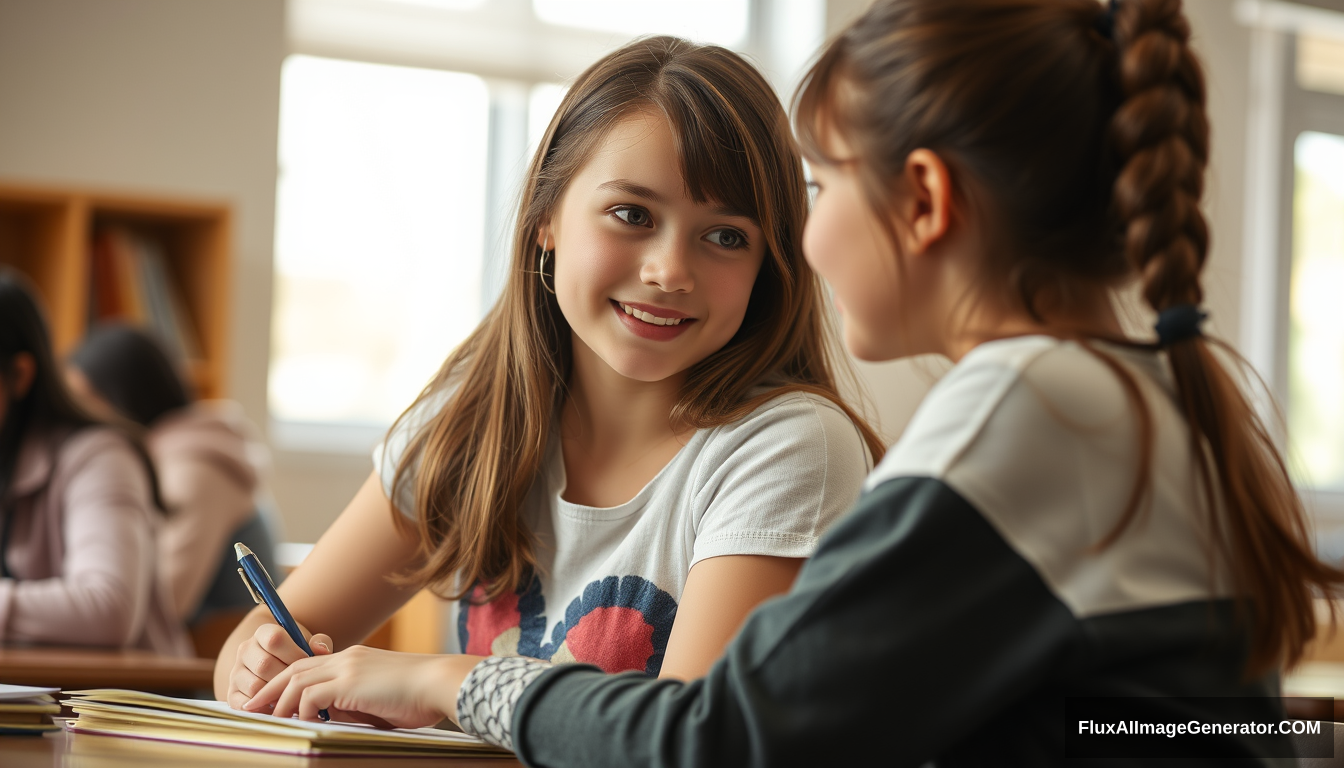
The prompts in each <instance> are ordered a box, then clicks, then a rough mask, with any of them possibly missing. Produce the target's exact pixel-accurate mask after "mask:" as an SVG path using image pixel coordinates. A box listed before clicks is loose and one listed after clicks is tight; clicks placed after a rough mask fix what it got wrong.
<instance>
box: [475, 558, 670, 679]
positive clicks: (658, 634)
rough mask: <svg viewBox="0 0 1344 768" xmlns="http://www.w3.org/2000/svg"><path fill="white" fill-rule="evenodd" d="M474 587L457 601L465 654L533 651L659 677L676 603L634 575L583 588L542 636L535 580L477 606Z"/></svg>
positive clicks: (478, 591)
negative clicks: (549, 629) (546, 637)
mask: <svg viewBox="0 0 1344 768" xmlns="http://www.w3.org/2000/svg"><path fill="white" fill-rule="evenodd" d="M484 596H485V590H484V589H483V588H482V587H480V586H477V587H476V588H475V589H473V590H472V592H471V594H470V595H469V596H468V597H467V598H464V599H463V600H462V601H461V602H460V603H459V606H458V620H457V631H458V640H459V641H460V642H461V647H462V649H463V652H465V653H469V654H474V655H494V656H531V657H533V658H537V659H543V660H547V661H554V662H557V663H565V662H575V661H579V662H583V663H586V664H594V665H596V666H598V667H601V668H602V671H604V672H608V673H611V672H626V671H630V670H637V671H641V672H644V673H645V674H648V675H651V676H657V675H658V671H659V670H660V669H662V666H663V653H664V652H665V651H666V650H667V640H668V637H670V636H671V634H672V622H673V620H674V619H675V618H676V616H677V601H676V600H674V599H673V598H672V596H671V595H669V594H668V593H667V592H664V591H663V590H661V589H659V588H658V586H657V585H655V584H654V583H653V582H651V581H649V580H648V579H645V578H642V577H640V576H624V577H620V578H618V577H616V576H608V577H606V578H604V579H600V580H598V581H594V582H591V583H590V584H588V586H586V587H584V589H583V594H582V595H580V596H579V597H576V598H574V600H573V601H572V602H570V604H569V606H568V607H567V608H566V609H565V618H564V620H563V621H562V622H560V623H559V624H557V625H556V627H555V629H554V630H552V631H551V639H550V642H544V641H545V633H546V626H547V624H548V623H549V622H548V620H547V619H546V615H545V613H546V600H545V597H544V596H543V595H542V593H541V580H540V579H538V578H536V577H533V579H532V581H531V583H530V584H528V586H527V588H526V589H524V590H521V591H520V592H519V593H517V594H514V595H504V596H502V597H500V598H499V599H497V600H495V601H494V602H492V603H485V604H481V603H480V601H481V600H482V599H483V598H484Z"/></svg>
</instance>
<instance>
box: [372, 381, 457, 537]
mask: <svg viewBox="0 0 1344 768" xmlns="http://www.w3.org/2000/svg"><path fill="white" fill-rule="evenodd" d="M451 395H452V392H451V391H449V390H440V391H438V392H434V393H433V394H431V395H429V396H428V397H426V398H424V399H423V400H421V401H420V402H418V403H416V404H415V405H413V406H411V409H410V410H409V411H408V412H406V413H405V414H403V415H402V417H401V418H400V419H398V420H397V423H396V424H394V425H393V426H392V430H391V431H389V432H388V433H387V437H386V438H384V439H383V442H381V443H379V444H378V445H376V446H374V448H373V469H374V471H375V472H377V473H378V479H379V480H380V481H381V482H382V484H383V494H384V495H386V496H387V498H388V499H390V500H391V501H392V504H393V506H395V507H396V508H397V510H398V511H400V512H401V513H402V514H403V515H405V516H407V517H410V518H414V517H415V516H416V514H415V513H416V510H415V480H416V478H417V477H418V476H419V473H420V462H419V459H418V458H417V459H416V460H415V463H413V464H412V465H411V466H410V467H408V468H407V471H406V474H405V476H404V477H402V478H401V483H400V485H399V486H398V487H397V489H396V492H395V495H394V493H393V489H392V483H393V480H395V479H396V475H397V466H398V465H399V464H400V463H401V458H402V456H404V455H405V454H406V449H407V448H409V447H410V445H411V442H412V441H413V440H414V439H415V438H416V436H417V435H419V434H420V432H421V431H422V430H423V429H424V428H425V427H426V426H427V425H428V424H429V422H431V421H433V420H434V417H435V416H438V415H439V411H441V410H442V409H443V406H444V404H445V403H447V402H448V398H449V397H450V396H451Z"/></svg>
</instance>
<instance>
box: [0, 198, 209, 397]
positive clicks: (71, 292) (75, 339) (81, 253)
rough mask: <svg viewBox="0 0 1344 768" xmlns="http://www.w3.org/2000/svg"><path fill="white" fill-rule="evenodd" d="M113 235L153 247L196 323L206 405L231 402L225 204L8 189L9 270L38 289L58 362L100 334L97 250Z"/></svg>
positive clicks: (192, 363) (195, 366)
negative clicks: (103, 233)
mask: <svg viewBox="0 0 1344 768" xmlns="http://www.w3.org/2000/svg"><path fill="white" fill-rule="evenodd" d="M106 227H123V228H126V229H127V230H132V231H135V232H137V233H140V234H142V235H143V236H144V237H147V238H151V239H152V240H153V241H154V242H155V243H157V245H158V246H159V248H160V250H161V252H162V254H163V262H164V265H165V267H166V272H167V280H168V282H169V283H170V285H171V287H172V289H173V290H174V291H175V293H176V295H177V296H179V297H180V298H181V302H182V308H183V310H184V311H185V313H186V314H187V316H188V318H189V325H190V326H191V328H192V330H193V338H194V340H195V342H196V345H197V347H198V349H199V355H197V356H196V357H194V358H192V359H188V360H186V361H185V363H186V367H187V375H188V377H189V378H190V379H191V380H192V383H193V384H194V385H195V387H196V391H197V394H198V395H199V396H200V397H206V398H215V397H223V396H225V395H226V394H227V393H226V391H225V388H226V382H227V381H228V371H227V360H228V326H229V323H228V320H229V306H230V305H229V277H230V268H229V262H230V258H231V251H230V249H231V247H232V245H231V243H230V233H231V229H232V217H231V213H230V210H229V207H228V206H227V205H224V204H220V203H210V202H199V201H192V200H183V199H177V198H165V197H149V196H137V195H131V194H117V193H109V192H105V191H98V190H87V189H67V188H57V187H41V186H28V185H23V184H12V183H4V182H0V264H7V265H10V266H13V267H15V268H17V269H18V270H19V271H21V272H23V273H25V274H26V275H27V276H28V277H29V278H30V279H31V280H32V281H33V283H34V284H35V285H36V286H37V290H38V293H39V294H40V296H41V299H42V302H43V304H44V305H45V308H46V311H47V319H48V322H50V323H51V333H52V343H53V344H54V346H55V348H56V354H57V355H58V356H59V355H64V354H66V353H68V352H69V351H71V350H72V349H73V348H74V347H75V346H76V345H77V344H78V343H79V340H80V339H81V338H83V336H84V334H85V333H86V332H87V331H88V329H89V326H90V324H91V314H90V313H91V307H92V301H91V292H90V291H91V289H92V287H93V286H92V275H93V274H94V272H93V269H92V263H91V261H92V257H91V254H92V244H93V238H94V234H95V233H96V232H99V231H100V230H102V229H103V228H106Z"/></svg>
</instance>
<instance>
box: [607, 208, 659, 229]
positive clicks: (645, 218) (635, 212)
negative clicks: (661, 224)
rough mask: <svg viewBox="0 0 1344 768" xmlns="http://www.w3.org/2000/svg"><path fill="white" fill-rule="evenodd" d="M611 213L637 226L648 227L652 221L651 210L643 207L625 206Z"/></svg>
mask: <svg viewBox="0 0 1344 768" xmlns="http://www.w3.org/2000/svg"><path fill="white" fill-rule="evenodd" d="M611 215H613V216H615V217H616V218H618V219H620V220H621V221H624V222H625V223H626V224H630V225H631V226H635V227H647V226H649V224H650V223H652V222H651V217H650V216H649V212H648V211H646V210H644V209H643V208H633V207H623V208H617V209H616V210H614V211H612V212H611Z"/></svg>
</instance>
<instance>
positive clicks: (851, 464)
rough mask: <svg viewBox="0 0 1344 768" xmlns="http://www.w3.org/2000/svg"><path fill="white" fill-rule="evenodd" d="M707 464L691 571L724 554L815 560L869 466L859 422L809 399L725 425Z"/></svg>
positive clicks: (794, 399)
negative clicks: (824, 537) (824, 536)
mask: <svg viewBox="0 0 1344 768" xmlns="http://www.w3.org/2000/svg"><path fill="white" fill-rule="evenodd" d="M702 458H703V461H702V462H701V465H700V468H699V470H698V472H697V475H696V477H697V483H696V507H697V509H698V510H703V512H701V513H700V514H699V517H698V519H697V521H696V532H695V543H694V546H693V551H692V555H691V565H695V563H698V562H700V561H701V560H704V559H707V558H710V557H719V556H722V555H769V556H773V557H809V556H810V555H811V554H812V552H813V550H815V549H816V546H817V541H818V540H819V539H820V538H821V535H822V534H823V533H825V532H826V529H827V528H829V527H830V526H831V524H832V523H834V522H835V521H836V520H837V519H839V518H840V517H841V516H842V515H843V514H844V513H845V512H846V511H848V510H849V509H850V507H852V506H853V505H854V502H855V501H857V500H858V498H859V492H860V490H861V489H862V486H863V478H864V477H865V476H866V475H867V474H868V470H869V469H870V468H871V459H870V457H869V455H868V450H867V447H866V445H865V444H864V441H863V438H862V436H861V435H860V434H859V430H858V428H857V427H856V426H855V424H854V422H853V421H851V420H850V418H849V417H848V416H847V415H845V413H844V411H842V410H840V408H839V407H837V406H836V405H835V404H834V403H831V402H830V401H828V400H826V399H824V398H821V397H817V396H814V395H809V394H806V393H789V394H786V395H783V396H781V397H779V398H776V399H774V400H771V401H769V402H767V403H766V404H764V405H763V406H761V407H760V408H758V409H757V410H756V411H753V412H752V413H751V414H750V415H749V416H747V417H746V418H745V419H743V420H741V421H739V422H736V423H734V424H731V425H727V426H725V427H720V428H719V429H718V430H717V431H716V433H715V435H714V436H713V437H712V438H711V440H710V443H709V444H708V445H707V446H706V449H705V451H704V454H703V456H702Z"/></svg>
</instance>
